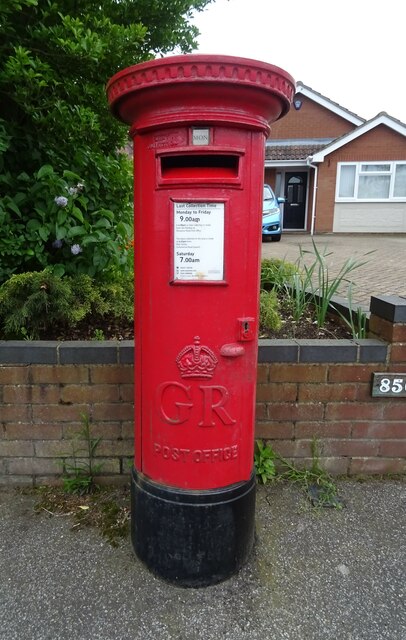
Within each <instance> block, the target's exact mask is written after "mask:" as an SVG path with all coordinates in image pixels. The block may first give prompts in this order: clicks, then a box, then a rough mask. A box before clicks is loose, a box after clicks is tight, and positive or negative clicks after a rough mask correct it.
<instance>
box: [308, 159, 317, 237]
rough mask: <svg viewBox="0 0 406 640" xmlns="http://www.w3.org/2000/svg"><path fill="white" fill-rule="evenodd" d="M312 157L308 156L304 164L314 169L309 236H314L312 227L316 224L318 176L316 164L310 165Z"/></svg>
mask: <svg viewBox="0 0 406 640" xmlns="http://www.w3.org/2000/svg"><path fill="white" fill-rule="evenodd" d="M312 160H313V156H308V157H307V158H306V164H307V166H308V167H311V168H312V169H314V180H313V198H312V222H311V226H310V235H311V236H313V235H314V227H315V223H316V195H317V188H318V185H317V181H318V176H319V168H318V166H317V165H316V164H312Z"/></svg>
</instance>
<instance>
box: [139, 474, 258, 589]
mask: <svg viewBox="0 0 406 640" xmlns="http://www.w3.org/2000/svg"><path fill="white" fill-rule="evenodd" d="M131 508H132V514H131V516H132V517H131V538H132V543H133V547H134V551H135V553H136V554H137V556H138V557H139V558H140V560H142V562H144V563H145V564H146V566H147V567H148V568H149V569H150V570H151V571H152V572H153V573H155V574H156V575H157V576H159V577H160V578H162V579H163V580H166V581H168V582H171V583H173V584H176V585H178V586H181V587H205V586H208V585H211V584H215V583H216V582H220V581H221V580H225V579H227V578H229V577H230V576H231V575H233V573H236V572H237V571H238V570H239V569H240V568H241V567H242V565H243V564H244V563H245V561H246V560H247V558H248V556H249V554H250V552H251V549H252V545H253V541H254V528H255V475H254V474H253V475H252V476H251V478H250V480H248V481H246V482H240V483H238V484H234V485H232V486H230V487H225V488H221V489H211V490H206V491H186V490H181V489H176V488H174V487H167V486H164V485H161V484H157V483H156V482H153V481H152V480H150V479H149V478H147V477H146V476H144V475H143V474H142V473H139V472H137V471H136V470H135V469H134V470H133V472H132V482H131Z"/></svg>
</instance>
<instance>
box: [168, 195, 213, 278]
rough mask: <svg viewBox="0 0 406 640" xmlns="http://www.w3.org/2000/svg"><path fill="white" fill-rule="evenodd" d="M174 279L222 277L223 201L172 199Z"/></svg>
mask: <svg viewBox="0 0 406 640" xmlns="http://www.w3.org/2000/svg"><path fill="white" fill-rule="evenodd" d="M173 280H174V281H177V280H178V281H179V280H181V281H205V280H208V281H212V282H213V281H222V280H224V202H174V203H173Z"/></svg>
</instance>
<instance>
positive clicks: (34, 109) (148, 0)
mask: <svg viewBox="0 0 406 640" xmlns="http://www.w3.org/2000/svg"><path fill="white" fill-rule="evenodd" d="M210 1H211V0H171V2H170V3H167V2H166V0H105V1H104V2H100V1H97V2H96V1H95V0H6V2H2V3H1V4H0V227H1V230H2V233H1V235H0V282H1V281H3V280H5V279H6V278H7V277H9V276H10V275H11V274H12V273H16V272H22V271H28V270H35V269H42V268H44V267H46V266H49V265H52V264H57V265H58V270H59V272H60V273H63V272H64V271H65V272H69V271H70V272H75V271H79V272H80V271H83V272H88V273H90V275H98V274H101V273H106V272H108V271H109V270H111V269H114V268H116V267H120V264H122V263H123V260H124V262H125V252H126V249H125V247H126V244H127V242H128V240H129V239H130V236H131V217H132V214H131V211H132V205H131V200H132V197H131V194H132V189H131V171H130V166H129V162H128V158H127V157H126V155H125V154H124V153H122V152H120V151H119V150H120V149H122V147H123V145H124V144H125V142H126V136H127V130H126V127H125V126H122V125H121V124H120V123H118V122H117V121H116V120H115V119H114V118H113V117H112V116H111V114H110V113H109V110H108V105H107V101H106V97H105V84H106V82H107V80H108V79H109V78H110V77H111V76H112V75H113V74H114V73H116V72H117V71H118V70H119V69H123V68H125V67H127V66H129V65H132V64H136V63H139V62H142V61H145V60H148V59H150V58H153V57H155V56H156V55H161V54H165V53H168V52H170V51H173V50H178V51H181V52H189V51H191V50H192V49H193V46H194V45H195V38H196V36H197V30H196V28H195V27H193V26H192V25H190V18H191V17H192V14H193V11H195V10H197V11H200V10H202V9H203V8H204V7H205V6H206V5H207V4H208V3H209V2H210ZM78 184H80V185H81V187H80V193H79V194H78V193H77V191H76V192H74V190H75V189H77V185H78ZM69 190H70V191H69ZM72 190H73V191H72ZM58 197H59V198H60V197H66V198H67V199H68V204H67V207H65V206H64V207H61V206H58V205H57V204H56V199H57V198H58ZM73 200H74V201H73ZM59 202H61V201H59ZM106 212H108V213H106ZM75 213H76V217H75ZM65 214H66V215H65ZM72 216H73V218H72ZM67 218H69V219H67ZM79 227H81V228H80V229H79ZM72 228H75V230H74V231H73V232H72ZM75 234H76V235H75ZM89 237H90V240H89ZM86 238H88V240H86ZM78 239H80V241H81V243H80V249H81V251H80V252H79V253H77V254H75V253H74V252H70V251H69V248H71V247H72V246H73V245H74V244H76V245H77V244H78ZM55 241H58V243H57V244H59V242H61V243H62V245H63V246H64V249H65V254H64V255H62V254H60V255H57V254H58V252H57V251H55V249H57V248H58V247H57V246H56V245H55ZM99 242H100V243H101V244H102V245H103V250H102V251H100V250H99V251H95V249H96V247H97V245H98V243H99ZM120 250H121V254H120ZM76 258H77V259H76Z"/></svg>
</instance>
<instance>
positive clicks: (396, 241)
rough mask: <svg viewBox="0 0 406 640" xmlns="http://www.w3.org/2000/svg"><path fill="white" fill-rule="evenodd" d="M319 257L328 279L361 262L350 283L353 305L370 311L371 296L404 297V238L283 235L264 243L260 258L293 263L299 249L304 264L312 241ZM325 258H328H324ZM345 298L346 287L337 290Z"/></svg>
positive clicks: (310, 253)
mask: <svg viewBox="0 0 406 640" xmlns="http://www.w3.org/2000/svg"><path fill="white" fill-rule="evenodd" d="M313 240H314V242H315V243H316V246H317V248H318V250H319V251H320V253H322V254H323V253H325V254H326V262H327V265H328V267H329V273H330V276H331V277H336V276H337V274H338V273H339V271H340V269H341V267H342V266H343V265H344V263H345V262H346V261H347V260H349V259H351V258H354V259H356V260H357V261H359V262H363V263H364V264H362V265H361V266H360V267H358V268H357V269H356V270H355V271H353V272H352V273H351V274H350V276H349V280H351V281H352V282H353V287H352V301H353V303H354V304H355V305H356V304H361V305H363V306H365V307H367V309H369V302H370V298H371V295H396V296H402V297H406V234H378V233H370V234H364V233H359V234H358V233H357V234H348V233H347V234H340V233H331V234H316V235H314V236H313V237H312V236H310V235H309V234H303V233H290V232H285V233H284V234H282V239H281V241H280V242H263V243H262V257H263V258H271V257H275V258H281V259H283V260H288V261H289V262H296V260H298V258H299V257H300V247H301V248H302V251H304V252H306V253H305V254H304V255H305V261H306V264H308V265H309V264H311V263H312V262H313V261H314V259H315V257H314V251H313V245H312V241H313ZM327 254H329V255H328V256H327ZM340 294H341V295H342V296H344V297H346V295H347V284H345V286H343V287H342V288H341V290H340Z"/></svg>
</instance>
